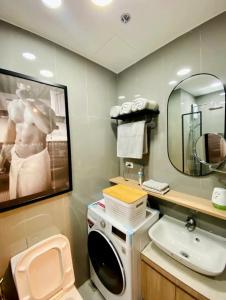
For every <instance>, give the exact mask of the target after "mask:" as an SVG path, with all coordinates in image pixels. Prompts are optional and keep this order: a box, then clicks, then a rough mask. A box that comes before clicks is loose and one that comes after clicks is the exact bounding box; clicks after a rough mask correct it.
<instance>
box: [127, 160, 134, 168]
mask: <svg viewBox="0 0 226 300" xmlns="http://www.w3.org/2000/svg"><path fill="white" fill-rule="evenodd" d="M126 167H127V168H130V169H133V163H132V162H130V161H126Z"/></svg>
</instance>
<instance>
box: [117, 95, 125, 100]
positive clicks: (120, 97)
mask: <svg viewBox="0 0 226 300" xmlns="http://www.w3.org/2000/svg"><path fill="white" fill-rule="evenodd" d="M125 98H126V97H125V96H118V99H119V100H123V99H125Z"/></svg>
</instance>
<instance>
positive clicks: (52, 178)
mask: <svg viewBox="0 0 226 300" xmlns="http://www.w3.org/2000/svg"><path fill="white" fill-rule="evenodd" d="M71 190H72V171H71V152H70V132H69V118H68V103H67V87H66V86H63V85H59V84H51V83H49V82H42V81H40V80H36V79H35V78H32V77H28V76H26V75H22V74H18V73H15V72H11V71H8V70H4V69H0V211H4V210H8V209H11V208H15V207H18V206H20V205H25V204H28V203H31V202H34V201H38V200H43V199H46V198H49V197H53V196H56V195H59V194H63V193H66V192H69V191H71Z"/></svg>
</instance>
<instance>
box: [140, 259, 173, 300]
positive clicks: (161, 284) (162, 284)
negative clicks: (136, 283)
mask: <svg viewBox="0 0 226 300" xmlns="http://www.w3.org/2000/svg"><path fill="white" fill-rule="evenodd" d="M175 295H176V287H175V285H174V284H173V283H172V282H170V281H169V280H168V279H166V278H165V277H163V276H162V275H161V274H160V273H158V272H157V271H155V270H154V269H152V268H151V267H150V266H148V265H147V264H146V263H144V262H143V261H142V297H143V300H166V299H167V300H175Z"/></svg>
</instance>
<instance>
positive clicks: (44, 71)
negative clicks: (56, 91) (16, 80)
mask: <svg viewBox="0 0 226 300" xmlns="http://www.w3.org/2000/svg"><path fill="white" fill-rule="evenodd" d="M40 74H41V75H42V76H44V77H47V78H51V77H53V72H51V71H49V70H41V71H40Z"/></svg>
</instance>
